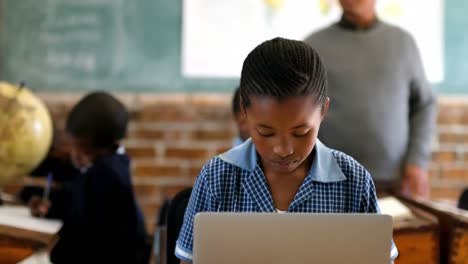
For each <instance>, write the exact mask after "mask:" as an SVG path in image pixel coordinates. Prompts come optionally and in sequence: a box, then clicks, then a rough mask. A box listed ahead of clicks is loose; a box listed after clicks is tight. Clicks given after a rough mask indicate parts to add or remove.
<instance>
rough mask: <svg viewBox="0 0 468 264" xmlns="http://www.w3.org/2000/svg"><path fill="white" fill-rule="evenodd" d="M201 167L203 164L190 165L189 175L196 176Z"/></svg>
mask: <svg viewBox="0 0 468 264" xmlns="http://www.w3.org/2000/svg"><path fill="white" fill-rule="evenodd" d="M202 168H203V165H200V166H192V167H190V176H191V177H197V176H198V174H200V172H201V170H202Z"/></svg>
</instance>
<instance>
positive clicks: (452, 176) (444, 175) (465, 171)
mask: <svg viewBox="0 0 468 264" xmlns="http://www.w3.org/2000/svg"><path fill="white" fill-rule="evenodd" d="M440 177H441V179H444V180H455V181H460V180H465V181H468V165H450V166H442V168H441V172H440Z"/></svg>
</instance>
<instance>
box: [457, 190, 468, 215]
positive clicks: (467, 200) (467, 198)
mask: <svg viewBox="0 0 468 264" xmlns="http://www.w3.org/2000/svg"><path fill="white" fill-rule="evenodd" d="M458 208H460V209H463V210H468V188H467V189H465V190H464V191H463V193H462V195H461V196H460V199H459V200H458Z"/></svg>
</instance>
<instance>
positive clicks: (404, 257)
mask: <svg viewBox="0 0 468 264" xmlns="http://www.w3.org/2000/svg"><path fill="white" fill-rule="evenodd" d="M405 205H406V206H408V207H409V208H410V210H411V212H412V213H413V214H414V216H415V217H414V218H411V219H406V220H396V221H394V223H393V239H394V241H395V244H396V246H397V248H398V252H399V253H400V254H399V256H398V258H397V259H396V260H395V264H438V263H439V224H438V220H437V218H436V217H435V216H433V215H431V214H429V213H427V212H424V211H423V210H421V209H418V208H417V207H415V206H411V205H409V204H405Z"/></svg>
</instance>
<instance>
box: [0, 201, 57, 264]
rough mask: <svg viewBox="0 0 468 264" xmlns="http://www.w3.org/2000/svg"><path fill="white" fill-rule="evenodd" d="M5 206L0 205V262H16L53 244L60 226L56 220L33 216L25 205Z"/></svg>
mask: <svg viewBox="0 0 468 264" xmlns="http://www.w3.org/2000/svg"><path fill="white" fill-rule="evenodd" d="M6 208H7V207H0V211H1V214H0V217H1V219H0V222H1V223H2V224H0V263H2V264H3V263H5V264H8V263H17V262H19V261H21V260H23V259H25V258H27V257H29V256H30V255H32V254H33V253H35V252H37V251H39V250H41V249H46V248H47V247H50V246H51V245H53V243H54V242H55V240H56V238H57V232H58V230H59V228H60V224H57V223H56V222H57V221H50V220H44V219H36V218H33V217H31V216H29V209H27V208H25V207H12V209H11V210H9V209H6ZM15 222H16V223H15ZM20 222H21V224H20ZM5 223H8V224H5ZM18 226H20V227H18ZM38 230H42V231H38Z"/></svg>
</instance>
